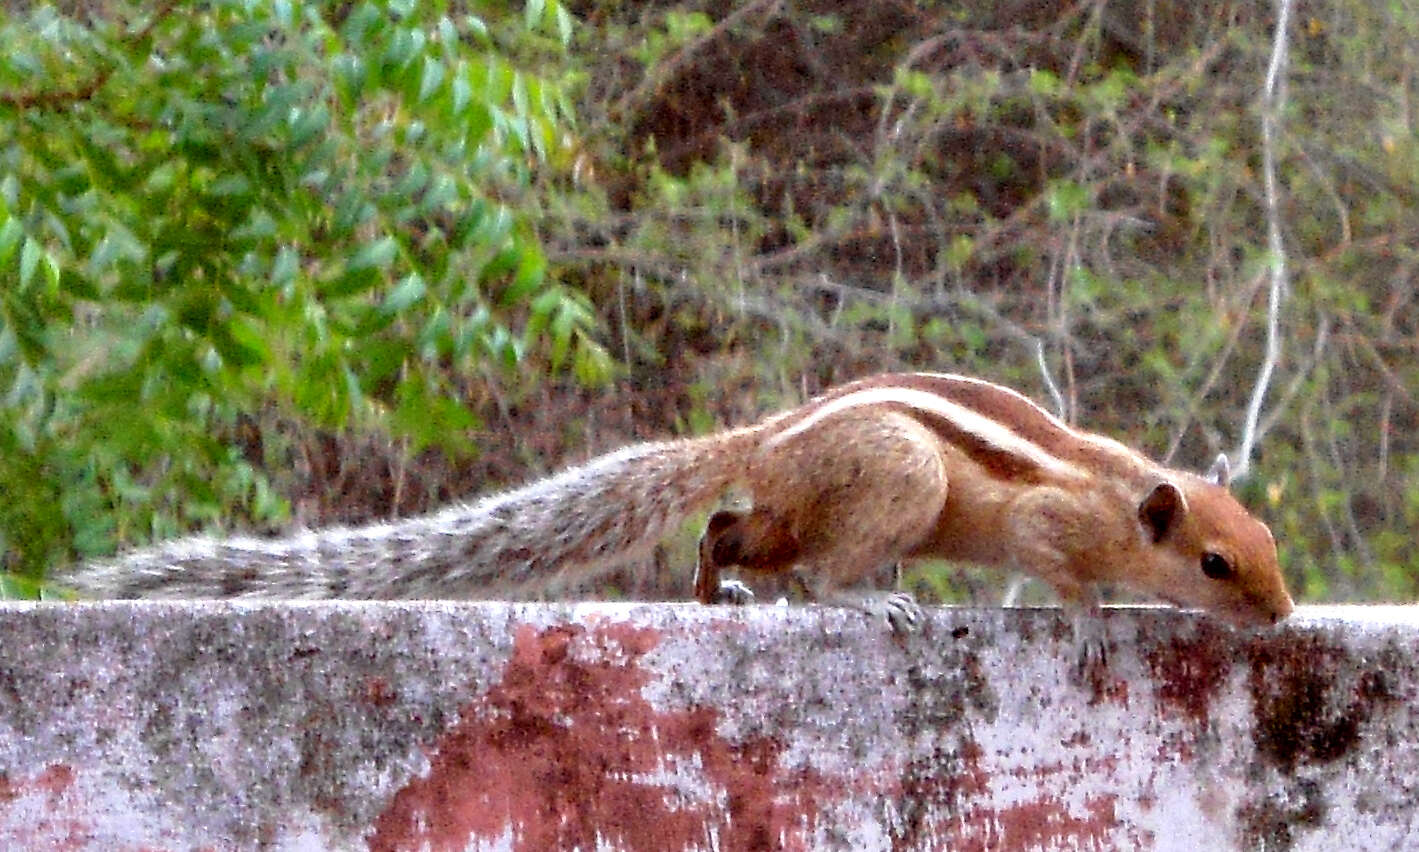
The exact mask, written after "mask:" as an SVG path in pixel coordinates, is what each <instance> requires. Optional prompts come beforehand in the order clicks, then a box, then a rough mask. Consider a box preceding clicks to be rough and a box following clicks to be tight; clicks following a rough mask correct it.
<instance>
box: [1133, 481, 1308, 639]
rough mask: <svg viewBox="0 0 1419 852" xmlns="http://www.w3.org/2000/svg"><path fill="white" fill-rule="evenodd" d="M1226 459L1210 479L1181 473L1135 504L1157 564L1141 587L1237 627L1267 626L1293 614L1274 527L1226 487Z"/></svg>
mask: <svg viewBox="0 0 1419 852" xmlns="http://www.w3.org/2000/svg"><path fill="white" fill-rule="evenodd" d="M1227 479H1228V476H1227V466H1226V463H1225V457H1221V458H1219V459H1218V462H1217V464H1214V465H1213V466H1212V470H1210V471H1208V473H1207V475H1206V476H1194V475H1191V474H1186V473H1179V474H1177V476H1176V477H1174V478H1169V479H1164V480H1162V481H1160V482H1158V483H1157V484H1156V485H1154V486H1153V488H1152V489H1151V490H1150V491H1149V492H1148V493H1147V495H1146V496H1144V497H1143V499H1142V501H1141V502H1140V503H1139V504H1138V523H1139V527H1140V532H1141V534H1142V536H1143V538H1144V543H1143V547H1144V549H1145V552H1147V553H1148V554H1149V556H1150V558H1149V559H1148V562H1150V563H1151V564H1152V565H1153V566H1155V569H1156V570H1154V571H1150V572H1148V573H1147V575H1146V576H1143V577H1140V578H1139V579H1142V580H1145V581H1146V582H1144V583H1142V584H1140V585H1144V586H1148V587H1149V588H1144V589H1140V591H1145V592H1147V593H1150V594H1156V595H1158V596H1159V597H1162V598H1163V599H1164V600H1167V601H1169V602H1170V603H1173V604H1174V605H1177V606H1183V607H1198V608H1200V609H1204V610H1206V611H1208V612H1210V613H1213V614H1215V615H1217V616H1219V617H1221V618H1223V619H1225V620H1227V621H1230V622H1231V623H1232V624H1234V625H1237V626H1239V627H1265V626H1269V625H1272V624H1275V623H1277V622H1279V621H1281V620H1282V619H1284V618H1286V617H1287V616H1288V615H1290V614H1291V611H1292V609H1294V604H1293V603H1292V601H1291V595H1290V594H1288V593H1287V591H1286V582H1285V580H1284V579H1283V578H1282V576H1281V566H1280V563H1279V562H1278V561H1277V558H1276V541H1275V539H1273V538H1272V537H1271V530H1269V529H1268V528H1267V526H1266V524H1264V523H1262V522H1261V521H1260V520H1258V519H1257V518H1256V517H1254V516H1253V515H1252V514H1251V513H1249V512H1248V511H1247V510H1246V509H1245V508H1244V507H1243V506H1242V504H1241V503H1239V502H1238V501H1237V499H1236V498H1235V497H1234V496H1232V494H1231V492H1230V491H1228V490H1227Z"/></svg>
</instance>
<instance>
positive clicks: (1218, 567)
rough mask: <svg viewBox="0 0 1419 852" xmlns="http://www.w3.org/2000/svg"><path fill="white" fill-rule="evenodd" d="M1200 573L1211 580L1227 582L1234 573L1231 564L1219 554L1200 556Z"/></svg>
mask: <svg viewBox="0 0 1419 852" xmlns="http://www.w3.org/2000/svg"><path fill="white" fill-rule="evenodd" d="M1202 573H1203V574H1206V575H1207V576H1208V577H1209V578H1210V579H1213V580H1227V579H1230V578H1231V577H1232V575H1233V574H1235V573H1236V570H1235V569H1233V568H1232V563H1230V562H1228V561H1227V557H1225V556H1223V555H1222V554H1220V553H1204V554H1202Z"/></svg>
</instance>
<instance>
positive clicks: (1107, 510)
mask: <svg viewBox="0 0 1419 852" xmlns="http://www.w3.org/2000/svg"><path fill="white" fill-rule="evenodd" d="M1225 479H1226V476H1225V469H1223V470H1222V471H1221V472H1220V473H1219V472H1218V471H1216V470H1214V471H1213V472H1212V474H1211V475H1209V476H1207V477H1203V476H1197V475H1194V474H1191V473H1187V472H1184V471H1179V470H1174V469H1172V468H1168V467H1164V466H1162V465H1159V464H1157V463H1156V462H1153V461H1151V460H1150V459H1148V458H1147V457H1145V456H1143V455H1142V454H1140V453H1137V452H1135V451H1134V450H1131V449H1129V448H1128V447H1125V446H1124V445H1122V444H1120V443H1118V442H1116V441H1113V440H1111V439H1108V438H1105V437H1102V436H1099V435H1095V434H1092V433H1089V432H1085V431H1083V430H1079V429H1075V428H1074V427H1072V426H1069V425H1067V424H1065V423H1064V422H1063V421H1060V420H1059V419H1058V418H1056V417H1054V416H1053V415H1051V414H1049V413H1048V412H1046V411H1045V410H1044V409H1042V408H1040V407H1039V406H1038V405H1036V404H1035V403H1033V402H1031V401H1030V400H1029V399H1028V398H1026V397H1024V396H1023V395H1021V394H1019V393H1017V392H1015V391H1013V390H1010V389H1008V388H1004V387H1001V386H1000V385H996V384H992V383H990V382H986V381H982V380H980V379H973V378H969V377H965V376H954V375H947V374H939V373H909V374H885V375H879V376H873V377H869V378H866V379H861V380H859V381H856V382H851V383H849V384H846V385H843V386H840V387H838V388H835V389H832V390H829V391H828V392H827V393H824V394H823V395H821V396H819V397H817V398H816V399H813V400H810V401H809V402H807V403H805V404H803V405H801V406H798V407H796V408H793V409H789V410H787V411H784V412H781V413H779V414H775V415H771V416H769V417H767V418H766V419H764V420H763V421H761V422H759V423H758V424H755V425H752V426H748V427H742V428H738V429H731V430H727V431H724V432H720V433H717V434H712V435H708V436H704V437H700V438H689V439H684V440H677V441H666V442H658V443H645V444H638V445H634V446H630V447H627V448H625V449H622V450H620V451H617V452H613V453H610V454H608V455H605V456H601V457H599V458H596V459H593V460H591V461H590V462H587V463H586V464H583V465H580V466H578V467H573V468H571V469H568V470H566V471H563V472H561V473H559V474H556V475H554V476H551V477H549V478H547V479H543V480H540V481H537V482H533V483H531V484H529V485H526V486H523V487H522V488H518V489H514V490H512V491H508V492H504V493H501V494H497V495H493V496H490V497H486V498H484V499H482V500H480V501H478V502H475V503H472V504H468V505H459V506H453V507H450V508H447V509H444V510H442V511H439V512H436V513H433V514H430V515H426V516H423V517H417V518H411V519H407V520H402V521H398V522H393V523H388V524H375V525H371V526H365V527H355V528H330V529H323V530H315V531H306V532H302V533H300V534H297V535H294V536H291V537H288V538H284V539H275V540H265V539H256V538H225V539H222V538H196V539H185V540H179V541H175V542H170V543H167V544H163V545H158V546H156V547H153V548H150V549H147V550H141V551H136V552H133V553H129V554H127V555H123V556H120V557H118V558H116V559H114V560H110V561H107V562H102V563H96V564H91V565H87V566H80V567H79V568H78V569H76V570H75V571H73V572H72V573H70V574H69V575H68V576H65V577H61V578H59V582H60V583H61V584H63V585H66V586H68V587H70V588H73V589H74V590H75V591H76V592H78V593H79V594H81V595H84V596H90V597H166V598H211V597H220V598H232V597H246V598H250V597H265V598H364V599H378V598H471V597H490V596H499V595H506V594H508V593H509V591H510V590H515V589H518V590H520V589H535V588H537V587H538V585H539V584H541V583H545V582H548V581H549V580H552V579H554V578H556V577H557V576H558V575H564V574H566V573H568V572H571V573H572V574H573V576H588V577H589V576H591V572H593V571H595V570H596V569H598V568H599V567H601V566H605V565H608V564H615V563H617V562H621V561H625V560H627V559H630V558H634V557H636V556H638V555H640V554H643V553H645V552H647V551H648V550H649V549H650V548H651V547H653V546H654V544H655V543H656V542H658V541H659V540H660V539H661V538H663V537H664V536H665V535H667V534H668V533H669V532H670V531H671V530H673V529H674V528H676V527H677V526H679V525H680V524H681V523H683V522H684V520H685V519H686V518H688V517H689V516H691V515H693V514H694V513H695V512H697V511H700V510H703V509H705V508H707V507H709V506H711V505H713V504H714V503H715V502H716V501H719V500H720V499H721V498H722V497H723V496H724V494H725V492H726V491H727V490H728V489H729V488H730V487H731V486H739V487H743V488H744V489H746V490H747V492H748V495H747V496H748V498H749V504H748V506H747V507H745V508H737V509H733V510H720V511H717V512H715V513H713V514H712V515H711V517H710V519H709V523H708V525H707V528H706V530H705V533H704V536H703V537H702V539H701V541H700V548H699V565H698V570H697V573H696V578H695V587H694V592H695V597H696V598H698V599H699V600H701V601H703V602H706V603H710V602H715V601H719V600H725V599H726V595H725V591H726V587H727V586H729V585H732V584H722V583H721V580H720V578H719V577H720V571H721V570H722V569H726V568H737V569H741V570H744V571H747V572H748V573H750V574H753V573H762V574H787V575H789V576H792V577H794V578H795V579H799V580H801V581H802V583H803V585H805V586H806V588H807V590H808V591H809V592H810V593H812V594H813V595H814V596H816V597H819V598H824V599H832V598H833V593H834V592H835V591H836V590H840V589H845V588H847V587H850V586H854V585H859V584H861V583H862V582H863V581H864V580H866V579H868V578H871V577H875V576H877V575H878V574H879V572H880V571H881V570H882V569H883V568H884V567H885V566H889V565H894V564H897V563H900V562H901V561H903V560H911V559H919V558H946V559H956V560H962V561H971V562H977V563H980V564H983V565H987V566H995V567H1000V568H1004V569H1008V570H1018V571H1025V572H1027V573H1030V574H1033V575H1034V576H1036V577H1039V578H1040V579H1042V580H1044V581H1046V582H1047V583H1049V584H1050V585H1051V586H1052V587H1054V588H1055V590H1056V591H1057V592H1058V593H1059V595H1060V596H1061V598H1063V599H1064V600H1065V601H1066V602H1067V603H1072V604H1075V605H1079V606H1088V605H1090V604H1092V603H1093V601H1094V600H1095V597H1094V588H1095V587H1096V586H1099V585H1122V586H1125V587H1130V588H1132V589H1134V590H1136V591H1139V592H1142V593H1144V594H1147V595H1151V596H1154V597H1159V598H1162V599H1164V600H1168V601H1170V602H1173V603H1176V604H1178V605H1182V606H1188V607H1197V608H1201V609H1205V610H1208V611H1210V612H1213V613H1215V614H1217V615H1220V616H1222V617H1223V618H1226V619H1228V620H1230V621H1233V622H1234V623H1237V624H1243V625H1261V624H1270V623H1273V622H1275V621H1277V620H1279V619H1281V618H1284V617H1285V616H1286V615H1288V614H1289V613H1290V612H1291V609H1292V603H1291V598H1290V596H1289V595H1288V594H1287V592H1286V588H1285V583H1284V580H1283V579H1282V575H1281V571H1280V567H1279V565H1278V564H1277V556H1276V545H1275V542H1274V541H1273V540H1272V538H1271V533H1270V531H1269V530H1267V528H1266V526H1265V525H1264V524H1263V523H1261V521H1259V520H1257V519H1256V518H1255V517H1253V516H1252V515H1250V514H1249V513H1248V512H1247V511H1246V509H1244V508H1243V507H1242V506H1241V504H1240V503H1238V502H1237V500H1236V499H1235V498H1234V497H1232V495H1231V494H1230V493H1229V492H1228V491H1227V488H1226V482H1225ZM582 572H584V573H582ZM739 588H742V586H741V587H739ZM731 597H732V596H731Z"/></svg>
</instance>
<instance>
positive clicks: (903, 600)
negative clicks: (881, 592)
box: [882, 592, 926, 634]
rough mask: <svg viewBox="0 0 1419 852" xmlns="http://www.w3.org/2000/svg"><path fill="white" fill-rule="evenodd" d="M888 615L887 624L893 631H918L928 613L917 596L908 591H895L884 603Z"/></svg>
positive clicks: (899, 632)
mask: <svg viewBox="0 0 1419 852" xmlns="http://www.w3.org/2000/svg"><path fill="white" fill-rule="evenodd" d="M882 607H883V610H884V611H885V614H886V616H887V624H888V625H890V626H891V628H892V632H893V633H898V634H907V633H916V632H917V631H919V630H921V626H922V624H923V623H925V621H926V614H925V613H924V612H922V609H921V605H920V604H918V603H917V602H916V598H914V597H912V596H911V595H910V594H909V593H907V592H893V593H891V594H890V595H888V596H887V598H886V600H885V601H883V603H882Z"/></svg>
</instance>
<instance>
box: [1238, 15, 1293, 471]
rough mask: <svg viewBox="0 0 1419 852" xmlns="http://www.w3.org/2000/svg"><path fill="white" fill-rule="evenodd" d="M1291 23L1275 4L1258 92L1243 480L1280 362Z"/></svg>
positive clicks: (1240, 450)
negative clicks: (1279, 152) (1281, 149)
mask: <svg viewBox="0 0 1419 852" xmlns="http://www.w3.org/2000/svg"><path fill="white" fill-rule="evenodd" d="M1290 22H1291V0H1276V33H1275V38H1273V39H1272V42H1271V64H1270V65H1269V66H1268V67H1267V69H1266V89H1265V90H1264V91H1263V92H1262V104H1261V168H1262V172H1263V174H1264V176H1265V177H1264V179H1265V184H1266V232H1267V234H1266V236H1267V248H1268V249H1269V251H1270V254H1271V288H1270V289H1271V292H1270V297H1269V298H1268V300H1267V305H1266V358H1265V360H1263V361H1262V363H1261V370H1260V371H1259V372H1258V373H1257V376H1256V386H1255V387H1253V388H1252V393H1251V401H1250V402H1249V403H1248V404H1247V419H1246V424H1245V425H1244V426H1243V428H1242V441H1241V446H1240V447H1239V448H1238V449H1237V453H1236V458H1235V459H1234V463H1233V465H1232V468H1233V470H1234V471H1235V474H1234V476H1235V477H1237V478H1241V477H1243V476H1246V475H1247V473H1248V472H1249V471H1250V470H1251V455H1252V449H1253V446H1254V445H1255V443H1256V424H1257V420H1258V419H1259V418H1260V417H1261V404H1262V402H1263V401H1265V399H1266V391H1267V388H1268V387H1269V386H1270V384H1271V374H1272V372H1273V371H1275V369H1276V362H1277V361H1279V360H1280V359H1281V328H1280V326H1281V300H1282V299H1283V298H1284V297H1285V295H1286V246H1285V244H1284V243H1283V241H1282V239H1281V201H1280V197H1279V195H1280V193H1279V190H1278V189H1277V186H1276V128H1277V125H1278V124H1279V123H1280V121H1281V112H1282V110H1283V109H1284V108H1285V106H1286V77H1285V74H1286V54H1287V52H1288V47H1289V43H1288V40H1287V37H1286V31H1287V28H1288V27H1289V25H1290Z"/></svg>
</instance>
